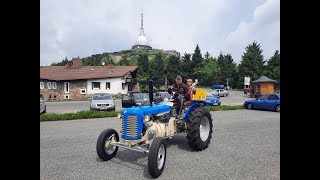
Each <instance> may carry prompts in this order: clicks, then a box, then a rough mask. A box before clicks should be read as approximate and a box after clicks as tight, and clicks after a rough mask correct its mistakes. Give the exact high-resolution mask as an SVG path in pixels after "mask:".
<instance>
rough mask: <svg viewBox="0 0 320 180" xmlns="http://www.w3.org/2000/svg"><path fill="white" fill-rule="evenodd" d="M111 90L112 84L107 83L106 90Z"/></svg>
mask: <svg viewBox="0 0 320 180" xmlns="http://www.w3.org/2000/svg"><path fill="white" fill-rule="evenodd" d="M110 88H111V83H110V82H106V89H107V90H110Z"/></svg>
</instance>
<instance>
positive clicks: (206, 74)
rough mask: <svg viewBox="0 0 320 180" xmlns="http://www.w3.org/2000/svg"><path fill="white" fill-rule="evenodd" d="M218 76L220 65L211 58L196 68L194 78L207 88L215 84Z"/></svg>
mask: <svg viewBox="0 0 320 180" xmlns="http://www.w3.org/2000/svg"><path fill="white" fill-rule="evenodd" d="M217 74H218V64H217V62H216V61H213V60H212V59H211V58H208V59H204V61H203V62H202V64H201V66H199V67H196V68H195V71H194V76H195V78H196V79H198V81H199V85H202V86H207V85H212V84H214V83H215V81H216V78H217Z"/></svg>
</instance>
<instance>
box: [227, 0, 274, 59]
mask: <svg viewBox="0 0 320 180" xmlns="http://www.w3.org/2000/svg"><path fill="white" fill-rule="evenodd" d="M253 41H257V42H258V43H260V45H261V48H262V49H263V50H264V52H263V54H264V56H265V58H270V57H271V56H272V55H273V54H274V52H275V50H277V49H278V50H280V1H279V0H267V1H266V2H265V3H263V4H262V5H260V6H258V7H257V8H256V9H255V11H254V13H253V19H252V20H251V21H249V22H247V21H242V22H240V23H239V25H238V27H237V28H236V30H235V31H233V32H230V33H229V35H228V36H227V37H226V39H225V44H224V46H223V50H224V51H226V52H228V51H229V52H230V51H231V53H232V55H233V56H234V57H235V58H236V59H237V62H240V59H241V55H242V54H243V52H244V49H245V47H246V46H247V45H248V44H250V43H252V42H253Z"/></svg>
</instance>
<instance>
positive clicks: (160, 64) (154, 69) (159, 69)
mask: <svg viewBox="0 0 320 180" xmlns="http://www.w3.org/2000/svg"><path fill="white" fill-rule="evenodd" d="M150 72H151V74H152V76H153V80H157V81H162V80H164V78H165V77H164V72H165V64H164V59H163V55H162V53H158V54H156V56H155V58H154V60H153V61H152V62H151V63H150Z"/></svg>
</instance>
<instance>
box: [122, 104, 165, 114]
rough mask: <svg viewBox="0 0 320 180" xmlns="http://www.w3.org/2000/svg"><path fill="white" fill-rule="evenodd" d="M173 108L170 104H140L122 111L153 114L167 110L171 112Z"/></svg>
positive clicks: (124, 112) (123, 112) (125, 112)
mask: <svg viewBox="0 0 320 180" xmlns="http://www.w3.org/2000/svg"><path fill="white" fill-rule="evenodd" d="M170 110H171V108H170V106H168V105H164V104H158V105H153V106H139V107H131V108H124V109H123V110H122V111H121V114H122V115H138V114H139V115H144V116H146V115H151V114H160V113H165V112H170Z"/></svg>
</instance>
